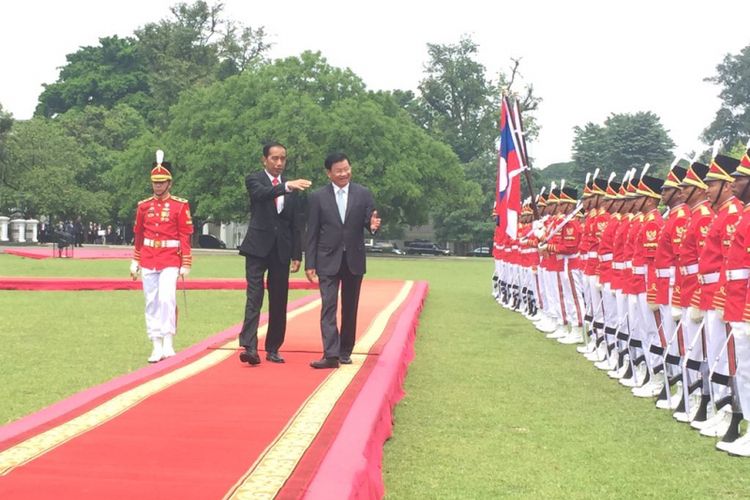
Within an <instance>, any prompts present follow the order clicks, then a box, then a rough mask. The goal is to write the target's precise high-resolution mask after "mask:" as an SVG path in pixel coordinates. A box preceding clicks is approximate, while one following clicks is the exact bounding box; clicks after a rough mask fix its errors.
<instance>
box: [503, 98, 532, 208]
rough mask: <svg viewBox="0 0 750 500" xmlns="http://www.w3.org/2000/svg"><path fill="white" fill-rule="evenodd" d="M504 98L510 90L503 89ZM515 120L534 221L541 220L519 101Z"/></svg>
mask: <svg viewBox="0 0 750 500" xmlns="http://www.w3.org/2000/svg"><path fill="white" fill-rule="evenodd" d="M503 97H505V98H507V97H508V90H507V89H503ZM512 117H513V118H516V119H517V120H518V123H517V124H515V126H514V127H513V133H514V135H515V136H516V142H518V143H519V144H520V146H521V158H522V159H523V166H524V169H523V174H524V177H525V178H526V185H527V187H528V188H529V195H530V196H531V210H532V211H533V212H534V219H535V220H536V219H539V209H538V208H537V206H536V197H535V196H534V184H533V183H532V182H531V172H529V171H530V170H531V163H530V162H529V157H528V155H527V154H526V137H525V136H524V134H523V119H522V118H521V108H520V105H519V104H518V99H514V100H513V115H512Z"/></svg>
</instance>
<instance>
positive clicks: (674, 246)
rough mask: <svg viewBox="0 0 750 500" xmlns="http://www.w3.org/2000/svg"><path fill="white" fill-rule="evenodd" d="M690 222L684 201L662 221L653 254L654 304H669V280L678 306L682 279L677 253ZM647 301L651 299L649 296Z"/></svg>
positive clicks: (672, 209) (673, 208)
mask: <svg viewBox="0 0 750 500" xmlns="http://www.w3.org/2000/svg"><path fill="white" fill-rule="evenodd" d="M689 222H690V212H689V209H688V207H687V205H685V204H684V203H680V204H679V205H675V206H674V207H672V208H671V210H670V211H669V215H667V220H666V221H664V227H663V228H662V230H661V233H660V234H659V241H658V244H657V245H656V253H655V255H654V274H655V277H656V278H655V285H656V295H655V296H654V300H653V302H654V303H655V304H662V305H667V304H669V303H670V302H669V300H670V298H669V288H670V281H672V280H674V281H672V283H671V284H672V285H673V286H674V289H675V290H676V295H677V298H678V302H676V303H675V305H676V306H679V287H680V282H681V280H682V278H681V276H680V272H679V269H677V265H678V254H679V251H680V247H681V246H682V240H683V239H684V238H685V231H686V230H687V225H688V223H689ZM649 301H651V299H650V298H649Z"/></svg>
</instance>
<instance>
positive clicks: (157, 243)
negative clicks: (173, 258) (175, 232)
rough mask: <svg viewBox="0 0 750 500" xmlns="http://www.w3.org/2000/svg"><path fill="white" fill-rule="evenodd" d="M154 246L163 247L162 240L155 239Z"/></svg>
mask: <svg viewBox="0 0 750 500" xmlns="http://www.w3.org/2000/svg"><path fill="white" fill-rule="evenodd" d="M154 248H161V240H154Z"/></svg>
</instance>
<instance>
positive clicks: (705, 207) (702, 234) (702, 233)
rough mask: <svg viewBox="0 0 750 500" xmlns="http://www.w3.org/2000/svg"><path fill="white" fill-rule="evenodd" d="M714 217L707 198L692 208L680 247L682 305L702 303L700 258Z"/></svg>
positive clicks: (696, 305)
mask: <svg viewBox="0 0 750 500" xmlns="http://www.w3.org/2000/svg"><path fill="white" fill-rule="evenodd" d="M713 219H714V211H713V210H712V209H711V204H710V203H709V202H708V201H707V200H706V201H702V202H700V203H698V204H697V205H696V206H695V207H693V209H692V210H691V213H690V224H689V225H688V227H687V230H686V231H685V239H684V240H683V242H682V247H681V248H680V257H679V266H680V275H681V277H682V281H681V283H680V304H679V305H680V307H688V306H690V305H691V304H693V303H694V304H695V305H694V307H698V306H699V305H700V302H699V301H700V288H699V284H698V259H699V257H700V254H701V252H702V251H703V244H704V241H705V239H706V236H707V235H708V229H709V227H710V226H711V222H712V221H713ZM694 300H695V302H694Z"/></svg>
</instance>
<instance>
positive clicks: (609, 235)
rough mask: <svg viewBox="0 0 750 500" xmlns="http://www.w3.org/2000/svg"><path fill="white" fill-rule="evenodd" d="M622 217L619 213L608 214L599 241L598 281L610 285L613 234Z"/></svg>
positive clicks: (612, 273) (613, 243) (612, 274)
mask: <svg viewBox="0 0 750 500" xmlns="http://www.w3.org/2000/svg"><path fill="white" fill-rule="evenodd" d="M621 220H622V215H620V214H619V213H614V214H609V217H608V220H607V226H606V227H605V228H604V230H603V231H602V237H601V239H600V240H599V250H598V253H599V281H600V282H602V283H612V278H613V277H614V271H613V270H612V259H613V258H614V257H613V255H614V247H615V234H617V229H618V228H619V227H620V221H621Z"/></svg>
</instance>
